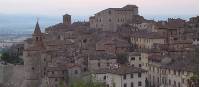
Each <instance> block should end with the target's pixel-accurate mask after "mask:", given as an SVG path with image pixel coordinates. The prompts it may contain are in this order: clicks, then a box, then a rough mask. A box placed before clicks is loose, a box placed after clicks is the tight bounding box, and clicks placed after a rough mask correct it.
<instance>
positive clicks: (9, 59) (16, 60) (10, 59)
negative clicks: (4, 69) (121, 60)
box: [0, 52, 23, 64]
mask: <svg viewBox="0 0 200 87" xmlns="http://www.w3.org/2000/svg"><path fill="white" fill-rule="evenodd" d="M0 59H1V60H2V61H4V62H6V63H11V64H23V60H22V59H21V58H19V57H15V56H11V55H9V52H3V53H2V54H1V56H0Z"/></svg>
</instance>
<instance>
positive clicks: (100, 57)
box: [88, 53, 117, 71]
mask: <svg viewBox="0 0 200 87" xmlns="http://www.w3.org/2000/svg"><path fill="white" fill-rule="evenodd" d="M115 64H117V58H116V56H114V55H112V54H108V53H97V54H93V55H90V56H89V59H88V69H89V70H90V71H94V70H98V69H103V68H111V67H112V66H114V65H115Z"/></svg>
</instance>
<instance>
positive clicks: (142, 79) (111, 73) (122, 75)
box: [95, 66, 147, 87]
mask: <svg viewBox="0 0 200 87" xmlns="http://www.w3.org/2000/svg"><path fill="white" fill-rule="evenodd" d="M146 76H147V72H146V71H145V70H144V69H141V68H136V67H133V66H120V67H119V68H114V69H110V70H109V69H100V70H97V71H96V72H95V80H96V81H99V82H104V83H105V84H106V86H107V87H146Z"/></svg>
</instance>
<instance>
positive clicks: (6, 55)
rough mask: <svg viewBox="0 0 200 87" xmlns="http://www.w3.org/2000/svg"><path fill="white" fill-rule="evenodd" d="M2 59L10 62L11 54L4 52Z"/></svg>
mask: <svg viewBox="0 0 200 87" xmlns="http://www.w3.org/2000/svg"><path fill="white" fill-rule="evenodd" d="M1 60H3V61H5V62H9V61H10V56H9V54H8V53H7V52H4V53H2V55H1Z"/></svg>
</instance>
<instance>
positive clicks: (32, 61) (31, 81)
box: [22, 21, 44, 87]
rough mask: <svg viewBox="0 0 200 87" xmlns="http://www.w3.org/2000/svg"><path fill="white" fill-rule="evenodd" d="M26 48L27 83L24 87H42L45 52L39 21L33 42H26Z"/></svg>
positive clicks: (25, 67)
mask: <svg viewBox="0 0 200 87" xmlns="http://www.w3.org/2000/svg"><path fill="white" fill-rule="evenodd" d="M25 45H27V46H25V47H24V54H23V57H24V70H25V81H24V83H23V86H22V87H40V85H41V80H42V77H41V74H42V70H41V65H42V63H41V60H42V59H41V53H42V51H43V50H44V45H43V34H42V32H41V30H40V26H39V23H38V21H37V23H36V26H35V30H34V32H33V34H32V41H31V43H30V42H25Z"/></svg>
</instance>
